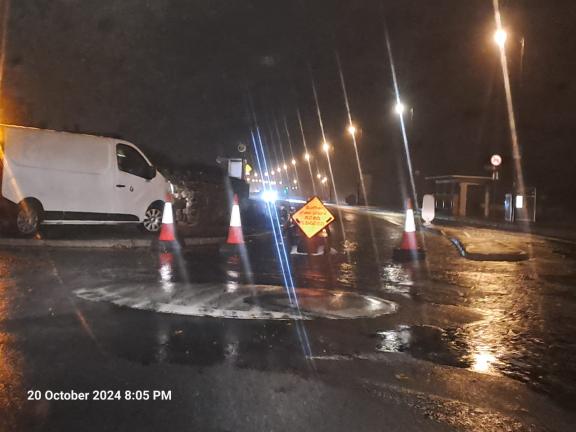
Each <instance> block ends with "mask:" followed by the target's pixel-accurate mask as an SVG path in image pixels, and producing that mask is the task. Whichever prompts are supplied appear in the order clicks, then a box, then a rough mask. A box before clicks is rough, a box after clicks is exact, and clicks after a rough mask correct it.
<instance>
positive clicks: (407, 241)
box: [392, 199, 426, 261]
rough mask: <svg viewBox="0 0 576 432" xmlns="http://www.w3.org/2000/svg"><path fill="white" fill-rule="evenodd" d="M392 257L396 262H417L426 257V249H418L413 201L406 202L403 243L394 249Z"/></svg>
mask: <svg viewBox="0 0 576 432" xmlns="http://www.w3.org/2000/svg"><path fill="white" fill-rule="evenodd" d="M392 257H393V258H394V259H395V260H396V261H416V260H421V259H424V258H425V257H426V252H425V251H424V249H422V248H419V247H418V239H417V238H416V223H415V222H414V210H412V201H411V200H410V199H408V200H406V221H405V223H404V233H403V234H402V243H400V246H399V247H396V248H394V252H393V254H392Z"/></svg>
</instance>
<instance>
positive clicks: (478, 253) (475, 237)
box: [428, 227, 530, 261]
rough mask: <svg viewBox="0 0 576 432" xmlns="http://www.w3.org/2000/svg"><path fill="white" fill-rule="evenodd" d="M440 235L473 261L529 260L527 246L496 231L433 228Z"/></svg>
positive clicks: (466, 228) (469, 228) (506, 234)
mask: <svg viewBox="0 0 576 432" xmlns="http://www.w3.org/2000/svg"><path fill="white" fill-rule="evenodd" d="M428 229H433V230H437V231H438V232H439V233H440V234H441V235H443V236H445V237H446V238H448V239H449V240H450V241H451V242H452V243H453V244H454V246H456V248H457V249H458V251H459V252H460V254H461V255H462V256H463V257H465V258H467V259H470V260H475V261H524V260H527V259H529V258H530V255H529V252H528V251H527V250H525V249H527V245H523V244H521V243H519V242H518V241H514V240H517V239H512V240H511V239H510V237H514V236H513V235H512V236H511V235H509V234H508V233H502V232H500V231H497V230H489V229H478V228H472V227H461V228H459V229H456V228H445V227H442V228H440V229H439V228H435V227H430V228H428Z"/></svg>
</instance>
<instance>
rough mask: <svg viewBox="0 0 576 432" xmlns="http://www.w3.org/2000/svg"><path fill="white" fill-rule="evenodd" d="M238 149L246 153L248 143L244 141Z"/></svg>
mask: <svg viewBox="0 0 576 432" xmlns="http://www.w3.org/2000/svg"><path fill="white" fill-rule="evenodd" d="M238 151H239V152H240V153H244V152H245V151H246V144H242V143H240V144H238Z"/></svg>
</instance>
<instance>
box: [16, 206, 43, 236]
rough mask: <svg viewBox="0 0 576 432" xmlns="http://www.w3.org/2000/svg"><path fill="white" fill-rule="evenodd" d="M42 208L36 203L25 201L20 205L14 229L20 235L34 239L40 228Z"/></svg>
mask: <svg viewBox="0 0 576 432" xmlns="http://www.w3.org/2000/svg"><path fill="white" fill-rule="evenodd" d="M41 219H42V208H41V206H40V205H39V204H37V203H36V202H34V201H23V202H21V203H20V204H18V210H17V212H16V218H15V220H14V228H15V231H16V233H17V234H18V235H21V236H23V237H32V236H34V235H35V234H36V233H37V232H38V229H39V228H40V222H41Z"/></svg>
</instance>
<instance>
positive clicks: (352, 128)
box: [348, 125, 357, 136]
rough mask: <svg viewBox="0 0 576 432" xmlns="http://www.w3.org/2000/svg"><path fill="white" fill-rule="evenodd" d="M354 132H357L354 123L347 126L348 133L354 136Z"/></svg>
mask: <svg viewBox="0 0 576 432" xmlns="http://www.w3.org/2000/svg"><path fill="white" fill-rule="evenodd" d="M356 132H357V130H356V127H355V126H354V125H350V126H348V133H349V134H350V135H352V136H354V135H356Z"/></svg>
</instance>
